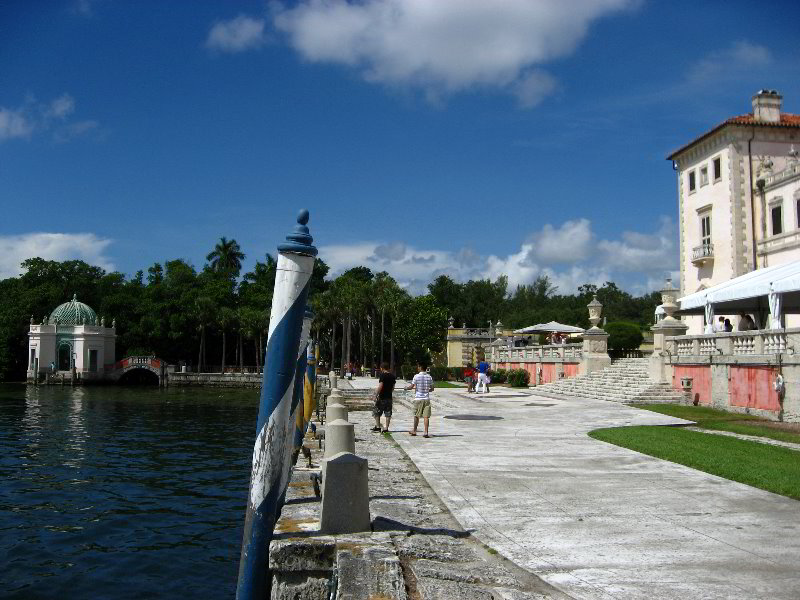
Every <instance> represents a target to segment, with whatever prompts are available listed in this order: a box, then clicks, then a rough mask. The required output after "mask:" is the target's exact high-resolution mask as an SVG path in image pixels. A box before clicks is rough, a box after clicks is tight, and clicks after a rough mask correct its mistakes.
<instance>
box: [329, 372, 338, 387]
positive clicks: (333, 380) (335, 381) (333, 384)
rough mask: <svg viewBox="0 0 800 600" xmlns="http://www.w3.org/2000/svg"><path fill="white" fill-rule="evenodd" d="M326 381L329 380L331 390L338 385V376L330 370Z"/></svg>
mask: <svg viewBox="0 0 800 600" xmlns="http://www.w3.org/2000/svg"><path fill="white" fill-rule="evenodd" d="M328 381H330V382H331V390H335V389H336V388H337V387H338V386H339V377H338V376H337V375H336V372H335V371H330V372H329V373H328Z"/></svg>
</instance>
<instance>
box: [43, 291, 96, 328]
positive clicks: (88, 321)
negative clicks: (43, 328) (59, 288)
mask: <svg viewBox="0 0 800 600" xmlns="http://www.w3.org/2000/svg"><path fill="white" fill-rule="evenodd" d="M56 319H58V324H59V325H94V323H95V320H96V319H97V313H96V312H94V311H93V310H92V309H91V308H90V307H88V306H87V305H85V304H84V303H83V302H78V295H77V294H75V295H74V296H72V300H70V301H69V302H65V303H64V304H62V305H61V306H59V307H57V308H56V309H55V310H54V311H53V312H51V313H50V322H51V323H53V322H55V320H56Z"/></svg>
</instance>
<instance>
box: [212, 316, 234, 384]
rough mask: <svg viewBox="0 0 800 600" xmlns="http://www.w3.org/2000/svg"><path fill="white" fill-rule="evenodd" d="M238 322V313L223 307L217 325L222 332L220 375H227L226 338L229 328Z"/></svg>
mask: <svg viewBox="0 0 800 600" xmlns="http://www.w3.org/2000/svg"><path fill="white" fill-rule="evenodd" d="M235 320H236V311H235V310H233V309H232V308H229V307H227V306H223V307H222V308H220V309H219V311H218V312H217V325H218V326H219V328H220V330H221V331H222V362H221V363H220V364H221V365H222V367H221V369H220V373H225V352H226V350H227V345H226V336H225V334H226V333H227V332H228V328H229V327H230V326H231V324H233V322H234V321H235Z"/></svg>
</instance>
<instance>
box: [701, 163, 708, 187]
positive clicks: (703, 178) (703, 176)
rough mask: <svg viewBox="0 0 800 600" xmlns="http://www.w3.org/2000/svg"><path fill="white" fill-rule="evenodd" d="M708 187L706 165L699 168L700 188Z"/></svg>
mask: <svg viewBox="0 0 800 600" xmlns="http://www.w3.org/2000/svg"><path fill="white" fill-rule="evenodd" d="M706 185H708V165H704V166H702V167H700V187H703V186H706Z"/></svg>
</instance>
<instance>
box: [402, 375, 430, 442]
mask: <svg viewBox="0 0 800 600" xmlns="http://www.w3.org/2000/svg"><path fill="white" fill-rule="evenodd" d="M417 368H418V369H419V373H417V374H416V375H414V379H412V380H411V385H410V386H408V387H407V388H406V389H407V390H411V389H413V390H414V427H413V428H412V429H411V431H409V432H408V433H410V434H411V435H417V426H419V420H420V418H422V421H423V423H424V425H425V433H424V435H423V436H422V437H426V438H429V437H431V436H430V435H428V421H429V420H430V418H431V392H432V391H433V377H431V376H430V375H428V373H426V372H425V366H424V365H417Z"/></svg>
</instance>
